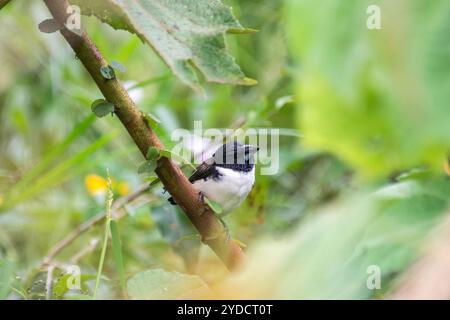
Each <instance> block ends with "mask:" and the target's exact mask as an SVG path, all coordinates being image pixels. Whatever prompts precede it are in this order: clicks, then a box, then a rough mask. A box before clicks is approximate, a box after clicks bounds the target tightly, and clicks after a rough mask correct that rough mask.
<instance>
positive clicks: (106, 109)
mask: <svg viewBox="0 0 450 320" xmlns="http://www.w3.org/2000/svg"><path fill="white" fill-rule="evenodd" d="M91 110H92V112H93V113H94V114H95V115H96V116H97V117H99V118H101V117H104V116H106V115H108V114H110V113H113V112H114V105H113V104H112V103H111V102H107V101H106V100H104V99H98V100H95V101H94V102H93V103H92V105H91Z"/></svg>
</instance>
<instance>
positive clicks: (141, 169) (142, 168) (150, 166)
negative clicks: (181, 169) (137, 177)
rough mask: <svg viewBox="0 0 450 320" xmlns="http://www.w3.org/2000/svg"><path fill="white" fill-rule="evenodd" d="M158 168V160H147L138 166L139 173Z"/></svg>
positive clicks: (150, 171)
mask: <svg viewBox="0 0 450 320" xmlns="http://www.w3.org/2000/svg"><path fill="white" fill-rule="evenodd" d="M155 169H156V161H145V162H144V163H143V164H141V165H140V166H139V168H138V174H142V173H152V172H153V171H155Z"/></svg>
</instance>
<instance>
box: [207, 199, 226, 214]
mask: <svg viewBox="0 0 450 320" xmlns="http://www.w3.org/2000/svg"><path fill="white" fill-rule="evenodd" d="M204 199H205V203H206V204H207V205H208V206H209V207H210V208H211V209H212V210H213V211H214V212H215V213H217V214H221V213H222V212H223V209H222V206H221V205H220V204H219V203H217V202H215V201H213V200H211V199H208V198H207V197H205V198H204Z"/></svg>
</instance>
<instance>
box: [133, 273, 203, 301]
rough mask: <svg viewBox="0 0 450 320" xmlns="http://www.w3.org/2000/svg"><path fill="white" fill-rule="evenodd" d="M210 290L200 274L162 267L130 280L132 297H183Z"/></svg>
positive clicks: (137, 275) (149, 298)
mask: <svg viewBox="0 0 450 320" xmlns="http://www.w3.org/2000/svg"><path fill="white" fill-rule="evenodd" d="M209 292H210V290H209V288H208V286H207V285H206V283H205V282H204V281H203V280H202V279H201V278H200V277H198V276H193V275H186V274H181V273H178V272H168V271H164V270H162V269H152V270H146V271H143V272H140V273H138V274H135V275H134V276H133V277H131V279H130V280H128V295H129V296H130V298H131V299H139V300H152V299H183V298H193V297H195V296H201V295H205V294H208V293H209Z"/></svg>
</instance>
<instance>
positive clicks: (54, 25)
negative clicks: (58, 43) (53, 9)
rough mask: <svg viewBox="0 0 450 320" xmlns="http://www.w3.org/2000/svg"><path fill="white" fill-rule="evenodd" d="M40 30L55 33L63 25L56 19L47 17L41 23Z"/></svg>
mask: <svg viewBox="0 0 450 320" xmlns="http://www.w3.org/2000/svg"><path fill="white" fill-rule="evenodd" d="M38 27H39V30H40V31H41V32H44V33H53V32H56V31H58V30H59V29H61V28H62V27H63V26H62V25H61V24H60V23H59V22H58V21H56V20H55V19H46V20H44V21H42V22H41V23H39V25H38Z"/></svg>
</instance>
